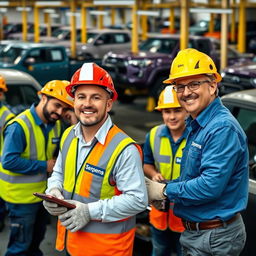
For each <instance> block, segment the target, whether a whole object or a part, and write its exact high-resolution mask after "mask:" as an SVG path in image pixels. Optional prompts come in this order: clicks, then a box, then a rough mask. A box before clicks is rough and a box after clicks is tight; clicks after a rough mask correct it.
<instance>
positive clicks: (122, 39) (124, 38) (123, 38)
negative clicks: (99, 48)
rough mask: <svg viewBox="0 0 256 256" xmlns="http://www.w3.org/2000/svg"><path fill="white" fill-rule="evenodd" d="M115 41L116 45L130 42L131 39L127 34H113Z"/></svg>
mask: <svg viewBox="0 0 256 256" xmlns="http://www.w3.org/2000/svg"><path fill="white" fill-rule="evenodd" d="M113 35H114V41H115V43H116V44H123V43H127V42H129V41H130V40H129V37H128V35H127V34H113Z"/></svg>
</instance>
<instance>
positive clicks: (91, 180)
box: [56, 125, 135, 255]
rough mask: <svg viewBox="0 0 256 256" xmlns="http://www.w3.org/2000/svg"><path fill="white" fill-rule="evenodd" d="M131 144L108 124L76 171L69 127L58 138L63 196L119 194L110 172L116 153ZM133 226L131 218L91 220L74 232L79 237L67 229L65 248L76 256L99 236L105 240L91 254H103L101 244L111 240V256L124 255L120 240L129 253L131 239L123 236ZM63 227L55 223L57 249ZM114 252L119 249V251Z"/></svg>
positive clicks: (81, 198)
mask: <svg viewBox="0 0 256 256" xmlns="http://www.w3.org/2000/svg"><path fill="white" fill-rule="evenodd" d="M131 144H134V141H133V140H132V139H131V138H130V137H128V136H127V135H126V134H125V133H124V132H123V131H121V130H120V129H119V128H118V127H117V126H115V125H114V126H112V127H111V128H110V130H109V132H108V134H107V137H106V140H105V144H104V145H102V144H100V143H99V142H97V143H95V145H94V146H93V148H92V149H91V151H90V153H89V154H88V156H87V157H86V158H85V159H84V163H83V164H82V166H81V168H80V170H79V172H78V173H77V172H76V171H77V170H76V161H71V160H70V159H77V154H78V152H77V146H78V138H77V137H75V135H74V131H73V127H70V128H68V129H67V130H66V131H65V132H64V134H63V136H62V140H61V153H62V159H64V162H63V166H64V168H63V170H64V171H63V175H64V182H63V183H64V184H63V186H64V191H63V194H64V198H66V199H75V200H78V201H80V202H83V203H90V202H96V201H98V200H100V199H107V198H112V197H113V196H115V195H118V194H120V193H121V191H118V190H117V187H116V184H115V180H114V177H113V175H112V171H113V168H114V166H115V163H116V161H117V159H118V157H119V155H120V154H121V153H122V151H123V150H124V149H125V148H126V147H127V146H129V145H131ZM74 173H77V175H76V177H75V175H74ZM134 227H135V217H131V218H128V219H124V220H120V221H116V222H109V223H103V222H99V221H91V222H90V223H89V224H87V225H86V226H85V227H84V228H82V229H81V230H79V231H78V233H79V237H78V236H77V232H75V233H71V232H69V231H68V233H67V248H68V251H69V253H70V254H71V255H80V254H79V252H80V251H81V250H83V251H84V247H85V246H86V247H87V246H88V250H90V248H89V247H91V244H94V243H95V241H97V240H99V237H101V236H102V237H105V239H107V241H104V240H103V239H102V240H101V242H100V243H99V244H98V245H97V248H94V250H95V255H109V254H105V253H103V251H104V250H105V249H106V247H105V245H104V244H105V243H106V242H107V243H108V242H109V243H110V244H111V243H112V242H113V246H114V243H115V246H114V247H116V248H115V249H114V250H115V252H114V253H112V255H126V253H127V252H128V251H126V252H125V254H124V249H123V248H126V247H127V244H125V245H124V241H125V243H128V244H129V252H130V253H131V254H130V253H127V255H132V245H133V241H127V240H126V239H124V238H125V237H131V234H133V235H132V237H133V236H134ZM63 229H64V227H62V226H61V225H59V226H58V237H57V242H56V248H57V249H58V250H63V249H64V239H65V235H64V234H65V232H64V230H63ZM74 237H77V238H76V247H75V248H74V245H72V243H71V241H74ZM111 241H112V242H111ZM86 251H87V250H86ZM118 252H119V253H120V252H121V254H119V253H118ZM102 253H103V254H102ZM88 255H91V254H88ZM92 255H94V254H92Z"/></svg>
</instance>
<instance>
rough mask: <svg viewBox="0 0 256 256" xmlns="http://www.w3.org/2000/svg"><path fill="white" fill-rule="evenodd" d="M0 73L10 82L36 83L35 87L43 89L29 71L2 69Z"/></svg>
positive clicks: (7, 82)
mask: <svg viewBox="0 0 256 256" xmlns="http://www.w3.org/2000/svg"><path fill="white" fill-rule="evenodd" d="M0 75H1V76H3V77H4V78H5V81H6V84H7V87H8V84H24V83H26V84H34V86H35V88H36V89H37V90H38V91H39V90H41V88H42V87H41V85H40V84H39V83H38V82H37V81H36V79H34V78H33V77H32V76H31V75H29V74H28V73H25V72H23V71H20V70H16V69H0Z"/></svg>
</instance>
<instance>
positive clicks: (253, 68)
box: [223, 61, 256, 77]
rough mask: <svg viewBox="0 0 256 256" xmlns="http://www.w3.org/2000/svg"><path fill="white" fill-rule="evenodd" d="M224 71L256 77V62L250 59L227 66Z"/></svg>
mask: <svg viewBox="0 0 256 256" xmlns="http://www.w3.org/2000/svg"><path fill="white" fill-rule="evenodd" d="M223 72H224V73H234V74H236V75H245V76H252V77H256V62H253V61H250V62H246V63H241V64H238V65H233V66H230V67H227V68H225V69H224V70H223Z"/></svg>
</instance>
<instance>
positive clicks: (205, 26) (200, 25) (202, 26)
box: [189, 19, 221, 36]
mask: <svg viewBox="0 0 256 256" xmlns="http://www.w3.org/2000/svg"><path fill="white" fill-rule="evenodd" d="M209 24H210V21H209V20H200V21H198V22H197V23H196V24H194V25H192V26H190V27H189V34H190V35H198V36H203V35H204V34H205V33H207V32H208V31H209ZM220 28H221V20H220V19H215V20H214V31H220Z"/></svg>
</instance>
